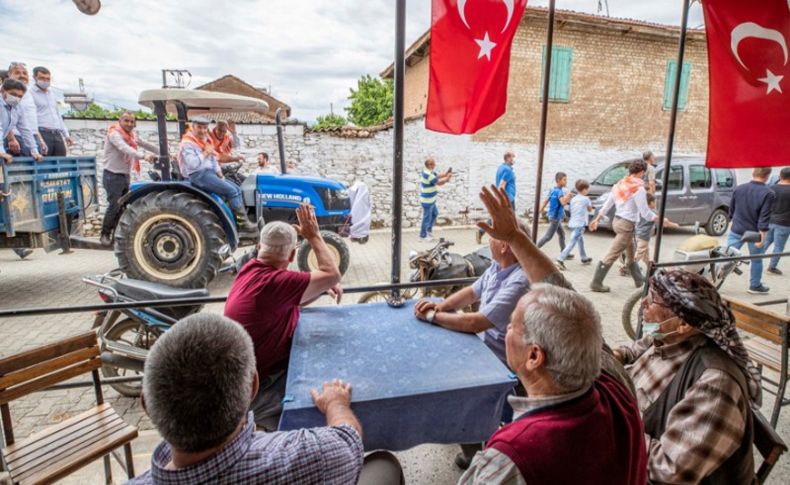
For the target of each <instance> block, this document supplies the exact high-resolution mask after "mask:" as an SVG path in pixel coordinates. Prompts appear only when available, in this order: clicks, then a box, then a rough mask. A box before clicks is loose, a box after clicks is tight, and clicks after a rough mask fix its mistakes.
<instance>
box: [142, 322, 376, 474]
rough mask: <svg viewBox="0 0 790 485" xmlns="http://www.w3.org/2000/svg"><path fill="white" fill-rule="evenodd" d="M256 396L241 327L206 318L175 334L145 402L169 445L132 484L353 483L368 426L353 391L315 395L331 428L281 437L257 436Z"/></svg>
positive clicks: (146, 386) (165, 345)
mask: <svg viewBox="0 0 790 485" xmlns="http://www.w3.org/2000/svg"><path fill="white" fill-rule="evenodd" d="M257 391H258V373H257V372H256V370H255V354H254V352H253V346H252V341H251V339H250V337H249V335H247V332H245V331H244V329H243V328H241V327H240V326H239V325H238V324H236V323H235V322H233V321H231V320H229V319H227V318H224V317H221V316H219V315H216V314H211V313H202V314H196V315H191V316H189V317H187V318H185V319H183V320H182V321H181V322H179V324H178V325H175V326H173V328H172V329H171V330H169V331H167V332H165V333H164V334H163V335H162V336H161V337H160V338H159V339H157V341H156V344H155V345H154V346H153V348H152V349H151V352H150V353H149V354H148V358H147V359H146V362H145V381H144V382H143V395H142V397H141V401H142V403H143V407H144V408H145V410H146V412H147V413H148V415H149V416H150V417H151V422H152V423H153V424H154V426H156V429H157V431H158V432H159V433H160V434H161V435H162V438H164V441H163V442H162V443H160V444H159V445H158V446H157V447H156V449H155V450H154V453H153V455H152V456H151V470H149V471H147V472H146V473H144V474H142V475H140V476H139V477H137V478H134V479H132V480H131V481H130V482H129V483H131V484H153V483H315V484H318V483H334V484H347V483H356V481H357V479H358V478H359V476H360V470H361V469H362V453H363V448H362V437H361V436H362V427H361V425H360V424H359V421H358V420H357V418H356V417H355V416H354V413H353V412H352V411H351V407H350V403H351V385H350V384H346V383H343V382H341V381H339V380H337V379H336V380H334V381H333V382H331V383H325V384H324V385H323V389H322V390H321V391H316V390H315V389H314V390H313V391H312V397H313V400H314V401H315V404H316V407H318V409H319V411H321V412H322V413H323V414H324V415H325V416H326V423H327V426H326V427H322V428H312V429H306V430H297V431H288V432H279V433H260V432H256V431H255V422H254V420H253V417H252V413H250V412H249V411H248V407H249V403H250V401H251V400H252V399H253V398H254V396H255V394H256V393H257Z"/></svg>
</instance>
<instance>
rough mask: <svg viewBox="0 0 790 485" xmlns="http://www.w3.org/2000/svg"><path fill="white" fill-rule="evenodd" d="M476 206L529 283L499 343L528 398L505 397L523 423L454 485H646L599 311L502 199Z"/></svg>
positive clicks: (501, 433)
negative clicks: (483, 210) (574, 287)
mask: <svg viewBox="0 0 790 485" xmlns="http://www.w3.org/2000/svg"><path fill="white" fill-rule="evenodd" d="M481 198H482V199H483V203H484V204H485V206H486V208H487V209H488V211H489V213H490V214H491V218H492V222H493V224H487V223H481V224H480V227H481V229H484V230H485V231H486V232H487V233H488V235H489V236H490V237H492V238H496V239H499V240H502V241H506V242H507V243H508V245H509V246H510V248H511V251H512V252H513V254H514V255H515V256H516V259H517V260H518V262H519V264H520V265H521V267H522V269H523V270H524V272H525V273H526V274H527V277H528V278H529V281H530V283H531V284H532V288H531V290H530V292H529V293H527V294H526V295H525V296H524V297H522V298H521V300H520V301H519V303H518V305H517V306H516V310H515V311H514V312H513V315H512V317H511V320H510V325H509V326H508V331H507V335H506V336H505V346H506V352H507V361H508V365H509V366H510V368H511V369H513V371H514V372H515V373H516V375H517V376H518V379H519V381H520V382H521V383H522V385H523V386H524V388H525V389H526V391H527V396H528V397H516V396H511V397H510V398H509V401H510V404H511V405H512V406H513V408H514V410H515V411H516V412H517V413H520V414H521V415H520V417H519V418H517V419H516V420H515V421H513V422H512V423H510V424H507V425H505V426H503V427H502V428H500V429H499V430H498V431H496V432H495V433H494V434H493V435H492V436H491V438H490V439H489V440H488V442H487V443H486V449H485V450H484V451H482V452H480V453H478V454H477V455H475V457H474V459H473V460H472V464H471V466H470V467H469V469H468V470H467V471H466V473H465V474H464V475H463V476H462V477H461V480H460V482H459V483H461V484H464V485H466V484H472V483H475V484H477V483H479V484H483V483H484V484H486V485H488V484H504V483H508V484H524V483H619V484H634V485H636V484H644V483H646V481H647V453H646V449H645V439H644V428H643V426H642V421H641V419H640V417H639V409H638V407H637V404H636V400H635V399H634V396H633V394H632V393H631V392H630V390H629V387H628V381H627V378H625V379H624V378H623V377H622V376H621V373H622V366H619V365H616V363H615V362H614V356H613V355H612V353H611V350H610V349H609V348H608V347H606V346H605V343H604V341H603V337H602V335H601V323H600V317H599V315H598V312H596V310H595V308H594V306H593V304H592V302H590V301H589V300H588V299H587V298H585V297H584V296H582V295H580V294H578V293H576V292H575V291H573V290H572V288H570V285H569V284H568V283H567V281H566V280H565V279H564V277H563V276H562V275H561V274H559V273H558V271H557V269H556V267H555V266H554V264H553V262H552V261H551V259H550V258H549V257H548V256H546V255H545V254H544V253H543V252H541V251H540V249H538V247H537V246H536V245H535V244H534V243H533V242H532V241H531V240H530V239H529V237H528V236H527V234H526V232H524V231H523V230H521V229H520V228H519V226H518V223H517V220H516V217H515V215H514V214H513V212H512V210H511V206H510V202H509V200H508V197H507V194H506V193H505V191H504V190H502V189H497V188H494V187H492V190H490V191H489V190H488V189H484V190H483V192H482V193H481ZM579 443H584V448H585V450H587V451H586V452H585V453H579V452H578V450H579V448H578V444H579ZM569 463H570V464H573V466H568V464H569Z"/></svg>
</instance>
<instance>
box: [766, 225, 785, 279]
mask: <svg viewBox="0 0 790 485" xmlns="http://www.w3.org/2000/svg"><path fill="white" fill-rule="evenodd" d="M768 227H769V228H770V229H769V230H768V235H767V236H766V237H765V250H766V251H767V250H768V246H770V245H771V244H773V245H774V252H773V254H780V253H783V252H784V250H785V244H787V239H788V238H790V226H780V225H779V224H771V225H770V226H768ZM779 259H780V258H779V256H774V257H773V258H771V262H770V263H768V267H769V268H772V269H776V267H777V266H779Z"/></svg>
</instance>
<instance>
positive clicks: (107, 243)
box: [99, 234, 112, 246]
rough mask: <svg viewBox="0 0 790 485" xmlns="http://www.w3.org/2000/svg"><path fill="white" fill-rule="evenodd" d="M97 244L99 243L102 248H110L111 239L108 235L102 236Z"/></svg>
mask: <svg viewBox="0 0 790 485" xmlns="http://www.w3.org/2000/svg"><path fill="white" fill-rule="evenodd" d="M99 242H100V243H101V245H102V246H112V239H111V238H110V236H109V235H108V234H102V235H101V239H99Z"/></svg>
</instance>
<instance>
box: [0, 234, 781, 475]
mask: <svg viewBox="0 0 790 485" xmlns="http://www.w3.org/2000/svg"><path fill="white" fill-rule="evenodd" d="M436 234H437V236H442V237H446V238H447V239H449V240H451V241H453V242H455V243H456V244H455V246H454V248H453V250H454V251H457V252H459V253H463V254H465V253H467V252H470V251H472V250H474V249H476V248H477V245H476V244H475V241H474V233H473V231H472V230H470V229H459V228H453V229H444V230H442V229H437V231H436ZM689 235H690V233H689V232H687V231H676V232H672V233H670V234H669V235H668V236H666V237H665V239H664V240H665V245H666V249H665V250H664V251H663V254H664V255H665V258H668V257H671V255H672V253H673V252H674V250H675V248H676V247H677V245H678V244H679V243H680V242H681V241H682V240H684V239H685V238H686V237H688V236H689ZM585 238H586V240H587V247H588V250H589V251H590V254H591V255H592V256H593V257H598V256H601V255H602V254H603V253H604V252H605V251H606V247H607V245H608V243H609V241H610V239H611V234H610V233H599V234H593V235H588V236H585ZM389 244H390V233H389V232H386V231H379V232H375V233H374V234H373V235H372V237H371V239H370V242H369V243H368V244H366V245H364V246H360V245H356V244H354V245H352V247H351V255H352V256H351V266H350V268H349V270H348V273H347V274H346V276H345V278H344V285H345V286H347V287H348V286H356V285H362V284H370V283H379V282H385V281H387V280H388V279H389V273H390V270H389V267H390V266H389V264H390V263H389V261H390V258H389V254H390V247H389ZM428 247H429V245H428V244H425V243H420V242H419V240H418V238H417V234H416V233H415V232H406V233H405V234H404V242H403V248H404V256H405V257H404V261H403V268H402V275H403V276H404V277H406V276H407V275H408V273H409V270H408V268H407V258H408V252H409V251H410V250H421V249H426V248H428ZM545 249H546V250H547V251H548V253H549V254H550V255H551V256H556V255H557V254H558V253H559V249H558V245H557V242H556V240H555V241H552V242H550V243H549V244H548V245H547V246H546V248H545ZM567 266H568V271H566V275H567V276H568V278H569V279H570V280H571V282H572V283H573V284H574V285H575V287H576V288H577V289H579V290H580V291H581V292H582V293H583V294H586V295H587V296H589V297H590V298H591V299H592V300H593V301H594V302H595V304H596V307H597V308H598V311H599V312H600V313H601V316H602V322H603V328H604V336H605V338H606V339H607V341H608V342H609V343H610V344H612V345H617V344H619V343H624V342H626V341H627V337H626V336H625V334H624V333H623V331H622V329H621V327H620V312H621V308H622V304H623V301H624V299H625V298H626V297H627V296H628V295H629V294H630V293H631V292H632V291H633V283H632V281H631V280H630V279H627V278H623V277H620V276H618V275H616V274H615V272H614V271H613V272H612V274H610V276H609V278H608V279H607V284H609V285H610V286H611V287H612V293H609V294H593V293H591V292H590V291H589V290H588V289H587V285H588V284H589V281H590V279H591V277H592V266H582V265H580V264H579V262H578V258H577V260H574V261H570V262H569V263H567ZM784 267H785V269H786V270H787V271H788V272H790V264H788V263H784ZM113 268H115V258H114V256H113V255H112V253H110V252H98V251H75V252H74V253H73V254H70V255H59V254H56V253H50V254H45V253H44V252H42V251H36V252H35V253H34V254H33V255H32V256H31V258H30V259H29V260H26V261H20V260H19V259H18V258H17V257H16V256H15V255H14V254H13V253H12V252H11V251H2V252H0V308H3V309H8V308H21V307H38V306H68V305H76V304H93V303H99V299H98V297H97V296H96V292H95V291H94V290H93V289H91V288H89V287H87V286H86V285H84V284H83V283H82V282H81V281H80V279H81V278H82V277H83V276H85V275H92V274H100V273H104V272H106V271H109V270H111V269H113ZM231 283H232V277H231V276H228V275H221V276H220V277H218V278H217V279H216V280H215V281H214V282H213V283H212V285H211V287H210V289H211V293H212V294H213V295H224V294H226V293H227V291H228V289H229V287H230V285H231ZM765 283H766V284H767V285H768V286H770V287H771V288H772V289H773V291H772V294H771V298H772V299H774V298H784V297H787V296H788V295H790V278H787V277H777V276H773V275H766V278H765ZM746 286H747V277H746V275H744V276H740V277H739V276H734V277H733V278H732V279H730V280H729V281H728V282H727V283H726V284H725V286H724V289H723V292H724V293H725V294H727V295H731V296H734V297H737V298H741V299H744V300H747V301H755V300H758V301H759V300H760V299H765V297H762V298H757V297H753V296H751V295H748V294H747V293H746V291H745V290H746ZM356 298H357V297H356V296H354V295H348V296H347V298H346V301H347V302H353V301H356ZM207 310H208V311H215V312H221V311H222V305H211V306H209V307H208V308H207ZM777 310H780V311H783V310H784V309H783V308H777ZM91 321H92V315H90V314H84V313H83V314H67V315H57V316H41V317H25V318H9V319H4V320H2V321H0V356H5V355H9V354H12V353H16V352H20V351H22V350H25V349H29V348H31V347H35V346H38V345H41V344H44V343H48V342H52V341H55V340H58V339H61V338H63V337H66V336H69V335H74V334H78V333H80V332H84V331H86V330H88V329H89V328H90V326H91ZM106 394H107V396H108V400H109V401H110V402H111V403H112V404H113V406H115V407H116V409H117V410H118V412H119V413H120V414H121V415H122V416H123V417H124V419H126V420H127V421H128V422H130V423H131V424H134V425H137V426H139V427H140V428H141V429H143V430H149V429H151V423H150V421H149V420H148V419H147V417H146V416H145V413H144V412H143V410H142V408H141V406H140V405H139V402H138V400H136V399H129V398H123V397H120V396H119V395H117V394H116V393H115V392H114V391H112V390H111V389H109V388H108V389H107V390H106ZM93 399H94V398H93V391H92V390H91V389H82V390H69V391H56V392H46V393H40V394H36V395H34V396H31V397H29V398H26V399H21V400H19V401H16V402H14V403H12V405H11V413H12V418H13V422H14V429H15V432H16V434H17V436H20V437H21V436H26V435H27V434H28V433H30V432H31V431H32V430H33V429H34V428H35V427H36V426H39V425H40V423H42V422H53V421H58V420H62V419H65V418H67V417H68V416H71V415H73V414H75V413H77V412H79V411H81V410H84V409H86V408H88V407H89V406H91V405H92V404H93V402H94V401H93ZM765 401H766V405H765V406H764V407H763V413H764V414H766V415H767V414H769V412H770V408H769V405H770V404H773V396H771V395H766V397H765ZM778 430H779V433H780V434H781V435H782V436H783V437H784V438H785V440H786V441H790V410H785V411H784V413H783V415H782V417H781V419H780V423H779V426H778ZM146 437H147V438H146V439H143V440H140V441H139V443H137V444H136V445H135V446H136V447H135V453H136V454H137V460H138V462H139V465H138V470H140V469H146V468H147V465H146V464H147V463H148V457H149V455H148V454H149V453H150V450H151V448H152V445H153V444H154V443H155V442H156V441H157V440H156V436H155V435H154V434H153V433H146ZM456 451H457V448H456V447H454V446H439V445H423V446H420V447H417V448H414V449H412V450H409V451H407V452H404V453H400V454H399V456H400V459H401V461H402V462H403V464H404V468H405V470H406V473H407V479H408V482H409V483H418V484H428V483H432V484H433V483H437V484H441V483H447V484H449V483H454V482H455V481H456V480H457V478H458V476H459V475H460V473H459V472H458V470H457V469H456V468H455V467H454V466H453V465H452V459H453V457H454V455H455V453H456ZM141 467H143V468H141ZM100 470H101V467H100V466H97V467H94V468H89V469H88V470H87V471H86V472H84V473H85V474H83V475H82V476H81V477H80V476H78V477H75V478H74V480H73V482H74V483H79V482H80V481H85V479H88V478H90V479H89V480H88V481H93V478H94V477H95V478H96V479H98V478H99V476H100V475H99V474H100V473H101V472H100ZM118 476H120V475H119V474H116V477H118ZM772 478H773V480H772V483H787V482H788V481H790V459H789V458H788V457H787V455H785V456H784V457H783V458H782V459H781V460H780V463H779V465H778V466H777V468H776V469H775V470H774V473H773V476H772ZM69 482H71V480H70V481H69Z"/></svg>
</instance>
